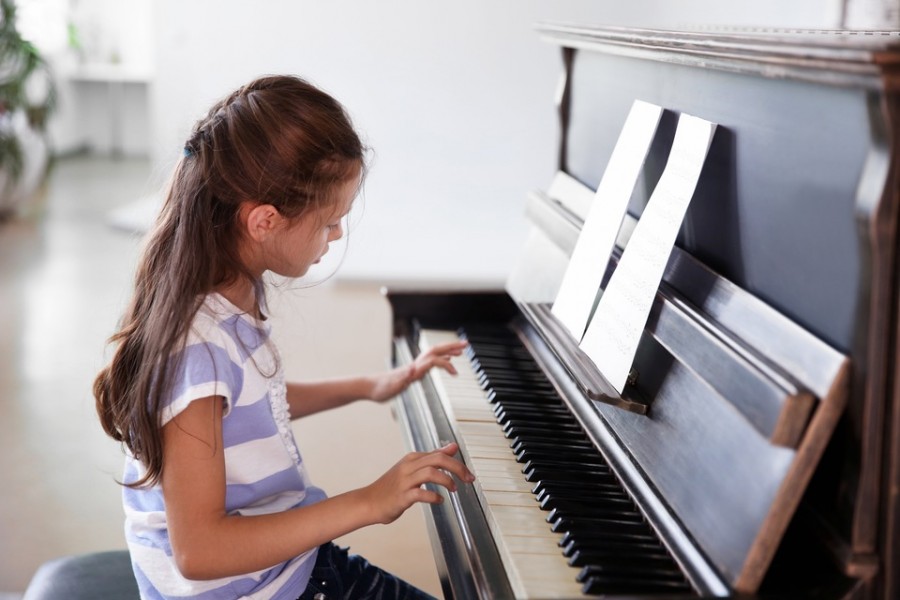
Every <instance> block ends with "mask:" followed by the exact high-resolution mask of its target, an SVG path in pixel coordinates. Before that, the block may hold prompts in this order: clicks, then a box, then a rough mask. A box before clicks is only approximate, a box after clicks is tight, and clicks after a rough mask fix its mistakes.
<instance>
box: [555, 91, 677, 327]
mask: <svg viewBox="0 0 900 600" xmlns="http://www.w3.org/2000/svg"><path fill="white" fill-rule="evenodd" d="M661 115H662V108H660V107H659V106H655V105H653V104H649V103H647V102H642V101H640V100H636V101H635V102H634V104H633V105H632V106H631V111H630V112H629V113H628V117H627V118H626V119H625V125H624V126H623V127H622V131H621V133H620V134H619V139H618V140H617V141H616V146H615V148H614V149H613V152H612V156H610V158H609V162H608V163H607V165H606V170H605V171H604V172H603V177H602V179H601V180H600V185H599V186H597V192H596V193H595V194H594V200H593V202H592V203H591V207H590V210H589V211H588V215H587V219H585V222H584V226H583V227H582V228H581V234H580V235H579V236H578V241H577V242H576V243H575V249H574V251H573V252H572V258H571V259H570V260H569V264H568V266H567V267H566V272H565V274H564V275H563V280H562V284H561V285H560V288H559V291H558V292H557V294H556V299H555V301H554V302H553V309H552V312H553V315H554V316H555V317H556V318H557V320H559V321H560V322H561V323H562V324H563V325H565V327H566V329H568V330H569V332H570V333H571V334H572V337H574V338H575V339H576V340H581V336H582V335H583V334H584V328H585V326H586V325H587V322H588V319H589V318H590V315H591V309H593V308H594V300H595V299H596V297H597V292H598V291H599V289H600V283H601V280H602V279H603V274H604V272H605V271H606V265H607V263H608V262H609V257H610V254H611V253H612V251H613V246H614V245H615V243H616V236H617V234H618V232H619V227H620V225H621V224H622V218H623V217H624V216H625V210H626V209H627V208H628V200H629V199H630V198H631V194H632V192H633V191H634V184H635V182H636V181H637V178H638V175H639V174H640V171H641V166H642V165H643V164H644V160H645V159H646V158H647V152H648V150H649V149H650V142H652V141H653V136H654V134H655V133H656V127H657V125H658V124H659V118H660V116H661Z"/></svg>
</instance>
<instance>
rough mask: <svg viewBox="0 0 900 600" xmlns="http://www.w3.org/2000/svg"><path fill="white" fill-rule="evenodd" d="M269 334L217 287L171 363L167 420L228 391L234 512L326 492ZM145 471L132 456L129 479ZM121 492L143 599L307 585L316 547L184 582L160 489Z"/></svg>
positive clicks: (279, 592) (291, 593)
mask: <svg viewBox="0 0 900 600" xmlns="http://www.w3.org/2000/svg"><path fill="white" fill-rule="evenodd" d="M270 333H271V332H270V327H269V325H268V323H266V322H265V321H260V320H257V319H254V318H252V317H250V316H249V315H247V314H246V313H244V312H242V311H241V310H240V309H238V308H237V307H235V306H234V305H233V304H231V303H230V302H229V301H228V300H226V299H225V298H224V297H222V296H221V295H219V294H215V293H214V294H210V295H209V296H207V297H206V299H205V301H204V303H203V304H202V305H201V307H200V310H199V311H198V312H197V315H196V316H195V318H194V321H193V323H192V325H191V329H190V332H189V334H188V337H187V341H186V344H185V347H184V349H183V350H182V351H181V353H180V355H179V356H176V357H175V358H174V359H173V362H172V364H173V365H177V366H176V367H175V370H174V372H173V374H172V380H171V381H172V393H171V394H170V396H169V397H168V398H167V400H166V402H165V403H164V404H165V405H164V407H163V408H162V423H163V424H165V423H167V422H168V421H169V420H171V419H172V418H173V417H174V416H175V415H177V414H178V413H180V412H181V411H183V410H184V409H185V408H186V407H187V406H188V405H189V404H190V403H191V402H192V401H194V400H197V399H200V398H206V397H209V396H221V397H222V398H224V410H223V419H222V433H223V437H224V447H225V483H226V486H225V508H226V511H227V512H228V514H230V515H257V514H268V513H274V512H280V511H284V510H288V509H290V508H294V507H297V506H303V505H308V504H312V503H314V502H318V501H320V500H322V499H323V498H325V493H324V492H323V491H322V490H320V489H319V488H316V487H314V486H312V485H311V484H310V481H309V478H308V476H307V474H306V470H305V468H304V466H303V459H302V458H301V456H300V451H299V450H298V449H297V444H296V442H295V441H294V436H293V433H292V431H291V426H290V414H289V412H288V405H287V398H286V387H285V383H284V375H283V373H282V371H281V366H280V361H279V360H278V355H277V351H276V349H275V347H274V345H273V343H272V342H271V340H270ZM143 470H144V468H143V466H142V464H141V463H140V461H138V460H136V459H134V458H133V457H131V456H128V457H126V462H125V476H124V480H123V481H124V482H125V483H128V482H132V481H136V480H137V479H139V478H140V477H141V475H142V473H143ZM123 490H124V492H123V500H124V505H125V536H126V539H127V541H128V548H129V551H130V552H131V558H132V563H133V566H134V573H135V576H136V578H137V581H138V585H139V587H140V590H141V597H142V598H144V599H145V600H147V599H158V598H159V599H162V598H194V599H198V600H200V599H203V600H207V599H209V600H217V599H226V598H229V599H230V598H258V599H279V600H280V599H289V600H295V599H296V598H297V597H298V596H299V595H300V594H301V593H302V592H303V590H304V589H306V584H307V581H308V580H309V575H310V572H311V571H312V568H313V565H314V564H315V559H316V549H313V550H310V551H308V552H306V553H304V554H302V555H300V556H298V557H296V558H294V559H292V560H289V561H287V562H284V563H281V564H279V565H275V566H274V567H272V568H269V569H264V570H262V571H257V572H255V573H248V574H246V575H240V576H236V577H226V578H222V579H214V580H210V581H193V580H188V579H185V578H184V577H182V576H181V573H179V571H178V567H177V566H176V564H175V560H174V558H173V556H172V547H171V545H170V543H169V532H168V528H167V525H166V513H165V498H164V496H163V493H162V489H161V487H160V486H159V485H158V484H157V485H154V486H153V487H150V488H142V489H132V488H128V487H124V488H123Z"/></svg>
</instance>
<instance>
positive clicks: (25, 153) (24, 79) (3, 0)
mask: <svg viewBox="0 0 900 600" xmlns="http://www.w3.org/2000/svg"><path fill="white" fill-rule="evenodd" d="M55 105H56V87H55V85H54V83H53V79H52V77H51V73H50V66H49V65H48V64H47V61H46V60H45V59H44V58H43V57H42V56H41V54H40V52H38V50H37V48H35V46H34V44H32V43H31V42H29V41H27V40H24V39H22V36H21V34H20V33H19V31H18V29H17V27H16V6H15V2H13V0H0V218H4V217H9V216H11V215H13V214H15V212H16V210H17V209H18V207H19V206H20V205H21V204H22V202H24V201H25V200H26V199H28V198H29V197H30V196H31V195H32V194H34V192H35V191H36V189H37V187H38V185H39V184H40V183H41V181H43V179H44V176H45V175H46V172H47V167H48V164H49V160H48V156H49V150H48V144H47V135H46V131H47V120H48V118H49V116H50V114H51V113H52V112H53V109H54V107H55Z"/></svg>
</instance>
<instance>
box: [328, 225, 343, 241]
mask: <svg viewBox="0 0 900 600" xmlns="http://www.w3.org/2000/svg"><path fill="white" fill-rule="evenodd" d="M342 237H344V224H343V223H338V224H337V227H333V228H332V229H331V235H329V236H328V241H329V242H334V241H336V240H339V239H341V238H342Z"/></svg>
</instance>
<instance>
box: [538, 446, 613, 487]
mask: <svg viewBox="0 0 900 600" xmlns="http://www.w3.org/2000/svg"><path fill="white" fill-rule="evenodd" d="M528 450H530V448H528ZM528 450H525V451H523V452H521V453H520V454H523V455H524V454H525V452H528ZM558 456H559V457H560V459H559V460H544V459H542V458H533V459H531V460H526V461H525V462H523V463H522V465H523V466H522V472H523V473H524V472H525V471H531V470H534V469H538V470H547V471H560V472H565V471H573V472H584V471H595V472H597V473H605V474H606V475H607V476H608V477H609V478H610V481H614V482H618V480H617V479H616V478H615V475H613V473H612V471H611V470H610V468H609V467H608V466H607V465H606V464H605V463H602V462H598V461H597V460H596V459H594V458H593V457H591V456H590V455H589V454H584V453H583V452H580V451H578V449H575V450H572V451H568V452H566V451H561V452H559V455H558Z"/></svg>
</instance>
